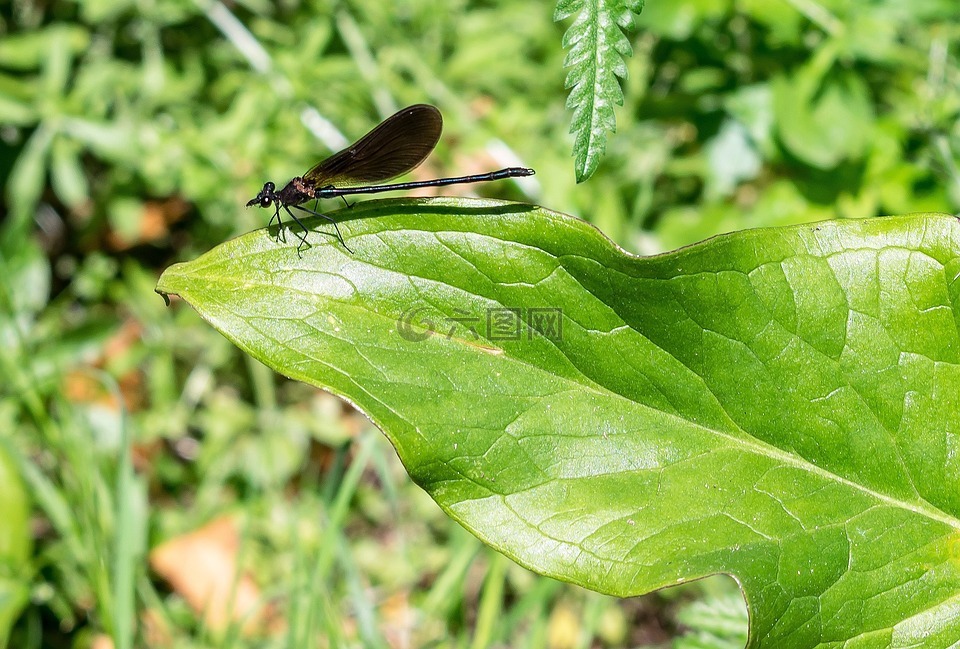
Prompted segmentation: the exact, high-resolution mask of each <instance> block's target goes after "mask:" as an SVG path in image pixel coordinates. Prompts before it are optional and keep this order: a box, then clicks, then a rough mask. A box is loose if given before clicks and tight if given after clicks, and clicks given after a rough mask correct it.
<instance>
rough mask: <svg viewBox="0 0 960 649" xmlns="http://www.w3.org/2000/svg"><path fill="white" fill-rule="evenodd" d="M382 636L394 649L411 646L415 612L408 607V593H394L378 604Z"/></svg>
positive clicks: (415, 617) (404, 648) (415, 622)
mask: <svg viewBox="0 0 960 649" xmlns="http://www.w3.org/2000/svg"><path fill="white" fill-rule="evenodd" d="M380 616H381V619H382V620H383V634H384V637H385V638H386V640H387V644H389V645H390V646H391V647H394V649H409V648H410V647H412V646H413V632H414V630H415V629H416V626H417V612H416V611H415V610H414V609H413V607H412V606H410V598H409V593H408V592H406V591H401V592H398V593H394V594H393V595H391V596H390V597H388V598H387V599H386V600H384V601H383V603H382V604H380Z"/></svg>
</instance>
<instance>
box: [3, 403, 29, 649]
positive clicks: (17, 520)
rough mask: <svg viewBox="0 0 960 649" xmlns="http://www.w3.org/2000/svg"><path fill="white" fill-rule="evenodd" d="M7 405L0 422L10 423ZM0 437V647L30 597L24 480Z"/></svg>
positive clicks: (27, 520) (26, 503) (5, 643)
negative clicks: (1, 522)
mask: <svg viewBox="0 0 960 649" xmlns="http://www.w3.org/2000/svg"><path fill="white" fill-rule="evenodd" d="M4 418H6V419H7V420H9V418H10V412H9V409H5V411H0V424H6V425H7V426H8V425H9V421H4ZM3 441H4V440H3V439H0V512H3V524H2V525H0V647H5V646H7V639H8V638H9V636H10V628H11V627H12V626H13V623H14V622H15V621H16V620H17V618H18V617H19V615H20V613H21V611H22V610H23V608H24V606H25V605H26V603H27V600H28V598H29V592H30V591H29V583H30V575H29V574H28V573H29V561H30V556H31V550H32V548H31V545H32V538H31V536H30V504H29V500H28V498H27V493H26V490H25V489H24V485H23V481H22V480H21V478H20V473H19V471H18V470H17V467H16V466H15V464H14V462H13V460H12V459H11V457H10V453H9V452H8V451H7V449H6V447H4V446H3Z"/></svg>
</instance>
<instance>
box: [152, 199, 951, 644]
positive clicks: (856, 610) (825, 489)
mask: <svg viewBox="0 0 960 649" xmlns="http://www.w3.org/2000/svg"><path fill="white" fill-rule="evenodd" d="M339 216H340V217H341V218H344V219H345V220H344V221H342V222H341V224H340V229H341V231H342V232H343V234H344V236H345V238H346V240H347V243H348V245H349V246H350V248H351V249H352V250H353V251H354V252H353V254H350V253H348V252H347V251H346V250H344V248H343V247H342V246H341V245H339V243H338V242H337V241H336V239H335V238H334V237H332V236H330V232H329V231H327V230H329V226H328V225H324V224H321V223H313V224H312V227H314V228H316V232H313V233H311V234H310V235H309V240H310V242H311V244H312V247H311V248H309V249H305V250H304V253H303V256H302V258H301V257H299V256H298V255H297V252H296V243H297V239H296V237H295V236H293V235H292V234H291V233H287V236H286V242H285V243H284V242H283V240H282V239H281V240H280V241H277V240H276V239H275V237H274V235H275V233H276V232H275V231H273V232H267V231H266V230H259V231H255V232H252V233H250V234H248V235H245V236H242V237H240V238H237V239H234V240H232V241H229V242H227V243H224V244H223V245H221V246H219V247H217V248H216V249H214V250H212V251H211V252H209V253H207V254H206V255H204V256H202V257H200V258H199V259H196V260H194V261H191V262H188V263H184V264H178V265H176V266H173V267H171V268H170V269H168V270H167V271H166V273H164V275H163V276H162V277H161V280H160V283H159V286H158V290H159V291H161V292H165V293H172V294H178V295H180V296H181V297H182V298H183V299H185V300H186V301H187V302H189V303H190V304H191V305H192V306H193V307H194V308H195V309H196V310H197V311H198V312H199V313H200V314H201V315H202V316H203V317H204V318H205V319H207V320H208V321H209V322H210V323H211V324H212V325H213V326H214V327H216V328H217V329H218V330H220V331H221V332H222V333H223V334H224V335H225V336H227V337H228V338H229V339H231V340H232V341H234V342H235V343H236V344H237V345H238V346H240V347H241V348H242V349H244V350H245V351H247V352H248V353H250V354H252V355H253V356H254V357H256V358H257V359H259V360H261V361H263V362H264V363H266V364H268V365H269V366H271V367H273V368H274V369H276V370H277V371H278V372H280V373H282V374H285V375H287V376H290V377H293V378H295V379H299V380H302V381H306V382H309V383H312V384H314V385H318V386H321V387H324V388H326V389H329V390H331V391H332V392H334V393H336V394H339V395H341V396H343V397H345V398H346V399H349V400H350V401H351V402H353V403H354V404H356V406H357V407H358V408H360V409H361V410H363V411H364V412H365V413H367V415H369V416H370V418H371V419H372V420H373V421H375V422H376V423H377V425H378V426H380V427H381V428H382V429H383V431H384V432H385V434H386V435H387V436H388V437H389V438H390V440H391V441H392V442H393V444H394V445H395V447H396V449H397V452H398V453H399V455H400V458H401V459H402V461H403V462H404V464H405V466H406V467H407V470H408V471H409V473H410V475H411V477H412V478H413V479H414V480H415V481H416V482H417V483H418V484H420V485H421V486H422V487H423V488H424V489H426V490H427V491H428V492H429V493H430V494H431V495H432V496H433V498H434V499H435V500H436V501H437V502H438V503H439V504H440V506H441V507H443V508H444V509H445V510H446V511H447V512H448V513H449V514H450V515H451V516H453V517H454V518H455V519H457V520H458V521H459V522H460V523H461V524H463V525H464V526H465V527H467V528H469V529H470V530H472V531H473V532H474V533H475V534H476V535H477V536H479V537H480V538H482V539H483V540H484V541H486V542H487V543H489V544H490V545H492V546H494V547H495V548H497V549H499V550H500V551H502V552H504V553H505V554H507V555H509V556H511V557H513V558H514V559H515V560H517V561H518V562H520V563H522V564H523V565H525V566H528V567H530V568H532V569H534V570H536V571H538V572H541V573H544V574H547V575H551V576H554V577H557V578H559V579H564V580H568V581H572V582H575V583H578V584H582V585H584V586H587V587H589V588H593V589H596V590H599V591H603V592H606V593H612V594H616V595H623V596H626V595H636V594H638V593H644V592H648V591H650V590H653V589H656V588H661V587H664V586H670V585H672V584H677V583H680V582H684V581H687V580H690V579H696V578H698V577H702V576H704V575H709V574H713V573H718V572H723V573H729V574H732V575H734V576H735V577H736V578H737V579H738V580H739V582H740V584H741V586H742V588H743V591H744V594H745V597H746V599H747V603H748V607H749V610H750V616H751V626H752V628H751V637H750V643H749V646H751V647H777V648H783V647H815V646H818V647H820V646H822V647H826V646H836V647H839V646H850V647H853V646H856V647H887V646H897V647H907V646H910V647H918V646H923V647H947V646H954V645H955V643H957V642H960V621H958V619H960V570H958V562H960V535H958V532H960V518H958V514H960V454H958V448H960V441H958V440H960V418H958V414H960V366H958V360H960V358H958V357H960V340H958V328H957V316H958V299H960V282H958V281H957V278H958V275H960V224H958V222H957V220H956V219H955V218H953V217H950V216H945V215H911V216H905V217H891V218H883V219H870V220H846V221H829V222H822V223H818V224H812V225H805V226H798V227H789V228H782V229H765V230H753V231H744V232H739V233H736V234H733V235H728V236H723V237H719V238H715V239H711V240H709V241H707V242H705V243H701V244H697V245H695V246H691V247H688V248H684V249H681V250H678V251H676V252H673V253H669V254H665V255H661V256H658V257H651V258H635V257H631V256H628V255H626V254H624V253H623V252H622V251H620V250H618V249H616V248H615V247H614V246H612V245H611V244H610V243H609V242H608V241H607V240H606V239H605V238H604V237H603V236H601V235H600V234H599V233H598V232H597V231H596V230H594V229H593V228H592V227H591V226H589V225H588V224H586V223H584V222H582V221H579V220H576V219H573V218H570V217H567V216H564V215H560V214H556V213H553V212H549V211H546V210H541V209H536V208H532V207H526V206H519V205H513V204H503V203H493V202H481V201H464V200H446V201H439V200H434V201H420V202H411V201H405V202H399V201H378V202H371V203H365V204H362V205H359V206H357V207H355V208H353V209H352V210H349V211H343V212H341V213H340V214H339ZM324 228H327V229H326V230H325V229H324Z"/></svg>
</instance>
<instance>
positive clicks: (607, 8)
mask: <svg viewBox="0 0 960 649" xmlns="http://www.w3.org/2000/svg"><path fill="white" fill-rule="evenodd" d="M642 8H643V2H642V1H639V2H638V1H637V0H560V1H559V2H558V3H557V7H556V10H555V11H554V14H553V18H554V20H555V21H560V20H564V19H566V18H569V17H570V16H573V15H576V16H577V17H576V18H575V19H574V21H573V23H572V24H571V25H570V27H569V28H567V31H566V33H565V34H564V35H563V47H565V48H568V49H569V50H570V51H569V52H568V53H567V57H566V59H565V60H564V67H567V68H570V71H569V72H568V73H567V79H566V81H565V87H566V88H568V89H569V90H570V95H569V97H568V98H567V107H568V108H572V109H573V119H572V124H571V126H570V132H571V133H573V134H574V144H573V155H574V168H575V171H576V175H577V182H578V183H579V182H583V181H584V180H586V179H587V178H589V177H590V176H592V175H593V173H594V172H595V171H596V170H597V165H598V164H599V163H600V158H601V157H602V156H603V153H604V151H605V150H606V146H607V131H615V130H616V116H615V115H614V112H613V108H614V106H622V105H623V91H622V90H621V89H620V82H619V79H623V78H626V76H627V66H626V65H625V64H624V62H623V58H624V57H627V56H631V55H632V54H633V49H632V48H631V47H630V42H629V41H628V40H627V38H626V37H625V36H624V34H623V31H621V30H630V29H632V28H633V26H634V16H633V13H634V12H639V11H640V10H641V9H642Z"/></svg>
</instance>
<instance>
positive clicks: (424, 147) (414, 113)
mask: <svg viewBox="0 0 960 649" xmlns="http://www.w3.org/2000/svg"><path fill="white" fill-rule="evenodd" d="M441 130H443V118H442V117H441V116H440V111H439V110H437V109H436V108H435V107H433V106H430V105H427V104H416V105H414V106H408V107H407V108H404V109H403V110H401V111H399V112H397V113H394V114H393V115H391V116H390V117H388V118H387V119H385V120H383V121H382V122H380V124H379V125H377V126H376V127H375V128H374V129H373V130H372V131H370V132H369V133H367V134H366V135H364V136H363V137H362V138H360V139H359V140H357V141H356V142H354V143H353V144H351V145H350V146H348V147H347V148H346V149H344V150H343V151H339V152H337V153H334V154H333V155H332V156H330V157H329V158H327V159H326V160H324V161H322V162H320V163H319V164H317V166H315V167H314V168H313V169H311V170H310V171H308V172H307V173H305V174H303V178H304V180H306V181H309V182H310V183H311V184H313V186H314V187H316V188H318V189H319V188H322V187H326V186H328V185H333V186H338V185H355V184H364V183H377V182H383V181H385V180H390V179H391V178H396V177H397V176H400V175H402V174H405V173H407V172H408V171H410V170H411V169H414V168H415V167H417V166H418V165H419V164H420V163H421V162H423V161H424V160H425V159H426V157H427V156H428V155H430V152H431V151H433V148H434V147H435V146H437V141H439V140H440V131H441Z"/></svg>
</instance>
